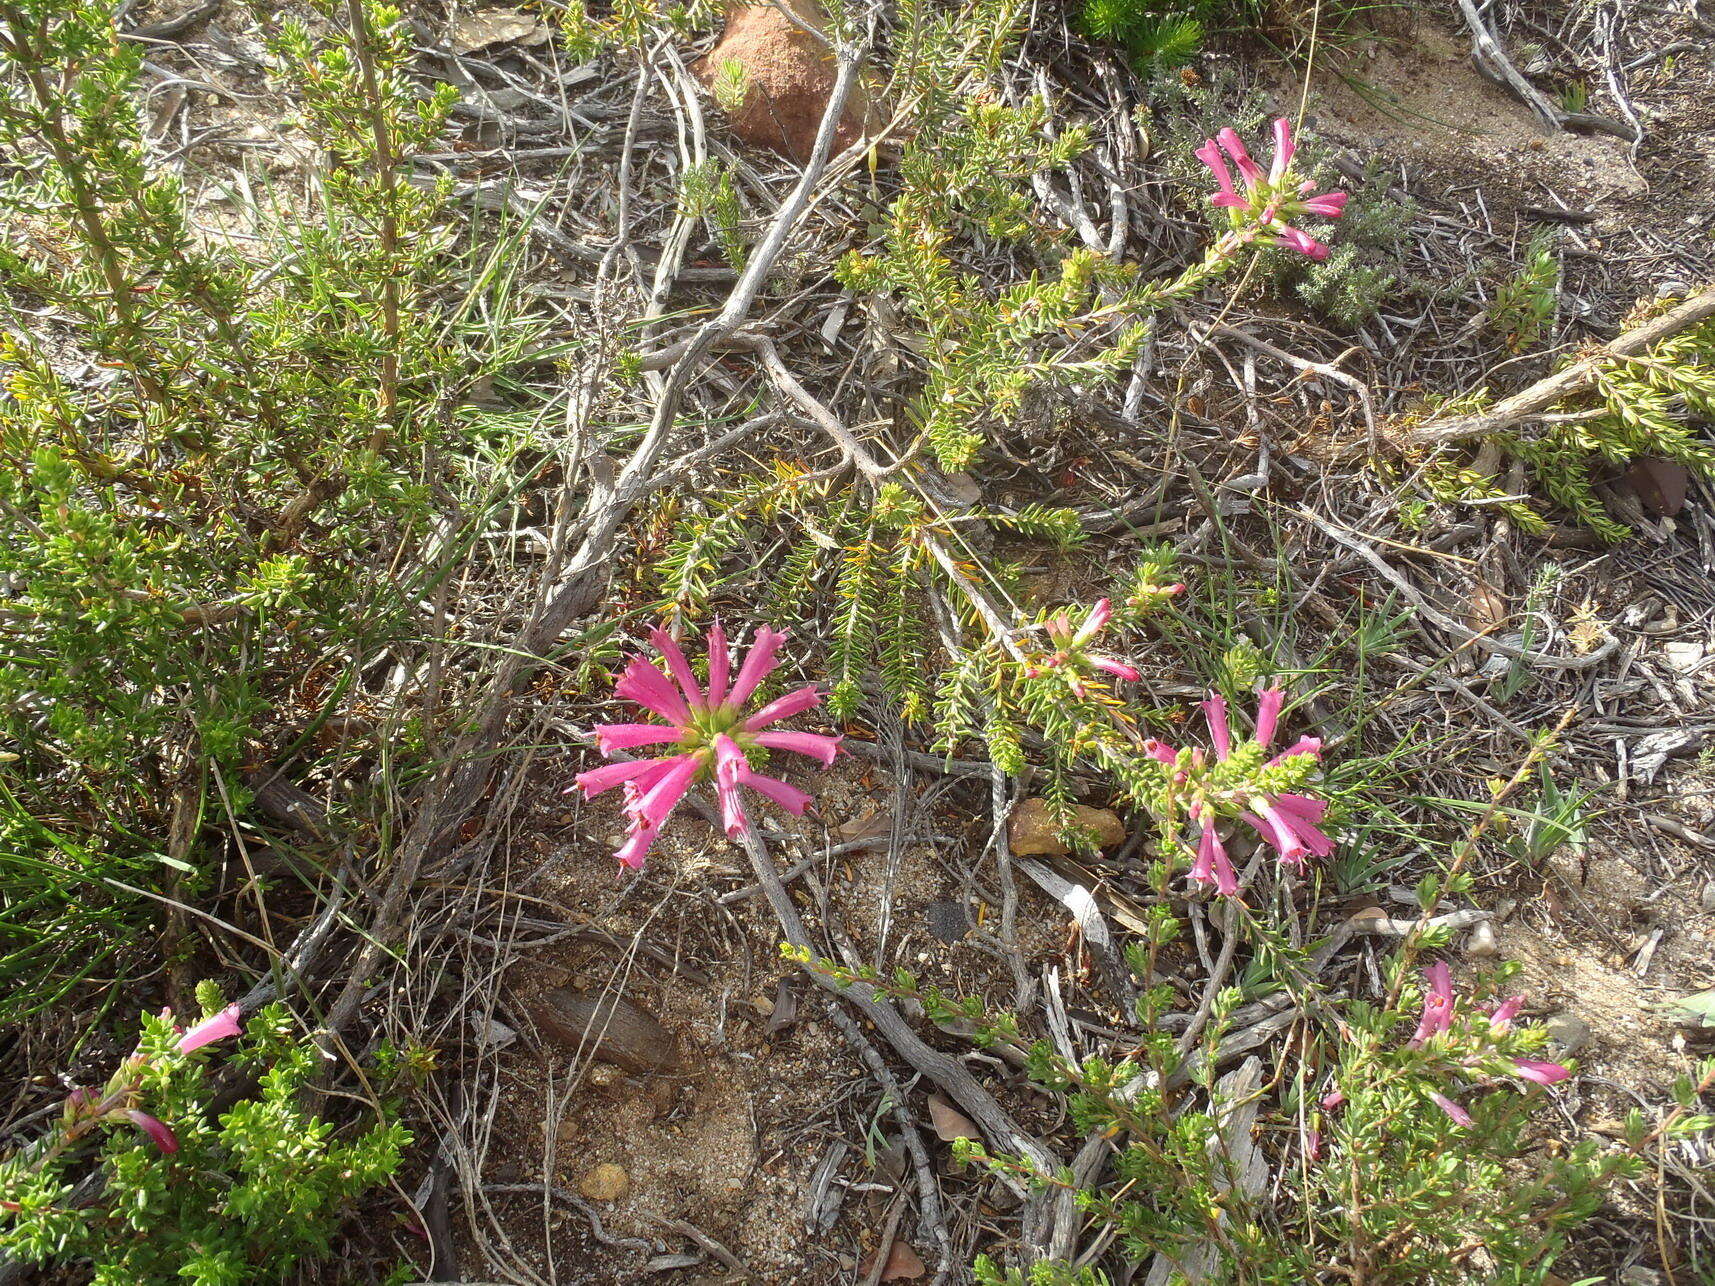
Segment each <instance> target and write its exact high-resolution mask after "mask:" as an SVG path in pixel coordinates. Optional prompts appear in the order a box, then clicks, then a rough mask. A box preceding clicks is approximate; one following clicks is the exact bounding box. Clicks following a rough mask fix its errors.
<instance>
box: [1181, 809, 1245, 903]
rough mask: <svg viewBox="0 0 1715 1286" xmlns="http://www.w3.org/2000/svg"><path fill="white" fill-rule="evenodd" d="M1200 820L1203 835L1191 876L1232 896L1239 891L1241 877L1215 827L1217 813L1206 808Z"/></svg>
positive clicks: (1198, 845)
mask: <svg viewBox="0 0 1715 1286" xmlns="http://www.w3.org/2000/svg"><path fill="white" fill-rule="evenodd" d="M1199 820H1201V822H1202V824H1203V835H1202V838H1201V839H1199V840H1198V842H1197V860H1196V861H1195V862H1194V863H1192V865H1191V878H1192V879H1194V880H1196V881H1197V882H1198V883H1199V884H1213V885H1214V886H1215V892H1217V893H1219V894H1220V895H1221V896H1222V897H1229V898H1230V897H1232V896H1233V895H1234V894H1235V893H1237V892H1238V891H1239V877H1238V872H1236V871H1234V870H1233V863H1232V860H1231V859H1230V858H1229V857H1228V856H1227V849H1226V846H1225V845H1223V844H1222V843H1221V836H1220V832H1219V831H1218V830H1217V829H1216V828H1215V814H1214V813H1213V811H1211V810H1210V809H1207V808H1205V809H1204V810H1203V815H1202V817H1201V818H1200V819H1199Z"/></svg>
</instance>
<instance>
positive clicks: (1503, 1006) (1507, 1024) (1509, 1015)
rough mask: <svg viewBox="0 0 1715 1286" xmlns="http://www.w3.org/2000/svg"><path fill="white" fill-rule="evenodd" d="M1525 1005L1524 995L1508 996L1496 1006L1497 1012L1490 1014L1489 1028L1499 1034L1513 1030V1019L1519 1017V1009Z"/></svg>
mask: <svg viewBox="0 0 1715 1286" xmlns="http://www.w3.org/2000/svg"><path fill="white" fill-rule="evenodd" d="M1523 1007H1524V997H1523V996H1508V997H1507V998H1506V999H1505V1000H1503V1001H1502V1002H1501V1003H1500V1004H1499V1005H1498V1006H1496V1008H1495V1012H1494V1013H1492V1014H1490V1015H1489V1030H1490V1031H1491V1032H1493V1033H1494V1034H1495V1035H1497V1036H1499V1035H1500V1034H1501V1033H1502V1032H1505V1031H1509V1030H1511V1028H1512V1025H1513V1019H1515V1018H1517V1017H1518V1011H1519V1010H1520V1009H1522V1008H1523Z"/></svg>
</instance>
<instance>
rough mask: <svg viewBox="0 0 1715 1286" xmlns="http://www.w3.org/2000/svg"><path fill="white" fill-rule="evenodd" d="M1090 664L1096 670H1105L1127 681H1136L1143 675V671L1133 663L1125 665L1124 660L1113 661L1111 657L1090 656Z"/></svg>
mask: <svg viewBox="0 0 1715 1286" xmlns="http://www.w3.org/2000/svg"><path fill="white" fill-rule="evenodd" d="M1090 664H1091V665H1093V666H1095V667H1096V669H1098V670H1105V671H1106V672H1107V673H1109V674H1111V675H1113V676H1114V678H1116V679H1123V680H1125V681H1126V682H1127V683H1136V682H1137V681H1138V680H1139V679H1141V678H1142V677H1143V672H1142V671H1141V670H1139V669H1138V668H1137V667H1136V666H1135V665H1127V664H1126V663H1125V662H1123V661H1115V660H1113V659H1112V658H1111V657H1105V656H1092V657H1091V658H1090Z"/></svg>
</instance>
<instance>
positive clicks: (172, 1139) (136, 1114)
mask: <svg viewBox="0 0 1715 1286" xmlns="http://www.w3.org/2000/svg"><path fill="white" fill-rule="evenodd" d="M125 1115H126V1117H127V1118H129V1120H130V1121H131V1124H133V1125H135V1126H136V1127H137V1128H138V1129H140V1130H142V1131H143V1133H145V1134H147V1135H148V1136H149V1137H150V1138H151V1139H153V1140H154V1141H155V1146H156V1147H158V1148H160V1149H161V1151H163V1152H168V1153H171V1152H177V1151H178V1150H179V1140H178V1137H177V1136H176V1135H175V1134H174V1133H173V1132H172V1131H171V1130H169V1129H168V1128H167V1127H166V1125H165V1124H164V1123H162V1122H161V1121H158V1120H156V1119H155V1118H154V1117H152V1116H150V1115H149V1114H148V1113H147V1112H140V1111H138V1110H137V1109H136V1108H131V1109H130V1110H129V1111H127V1112H126V1113H125Z"/></svg>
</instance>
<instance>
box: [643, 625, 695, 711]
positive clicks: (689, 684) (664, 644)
mask: <svg viewBox="0 0 1715 1286" xmlns="http://www.w3.org/2000/svg"><path fill="white" fill-rule="evenodd" d="M649 641H650V642H651V643H653V644H654V645H655V650H656V651H657V652H659V653H660V654H661V655H662V656H663V657H664V658H666V661H667V673H669V674H671V675H672V676H673V681H674V682H675V683H677V684H678V685H679V690H680V691H681V692H683V693H684V694H685V697H686V699H687V700H688V701H689V702H690V703H691V707H692V708H693V709H696V710H701V709H702V708H703V707H704V704H705V703H704V701H703V690H702V688H700V687H699V686H697V676H696V674H695V673H694V672H693V671H692V670H691V663H690V662H689V661H687V660H686V659H685V654H684V653H683V652H681V651H680V650H679V645H678V644H677V643H676V642H674V640H673V636H672V635H671V634H669V633H667V631H666V630H663V629H660V628H656V629H653V630H650V631H649Z"/></svg>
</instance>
